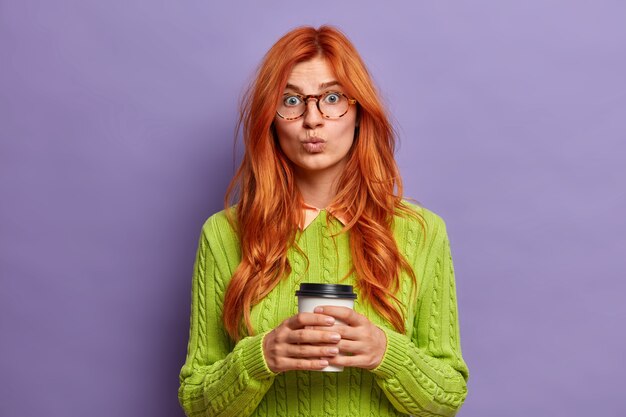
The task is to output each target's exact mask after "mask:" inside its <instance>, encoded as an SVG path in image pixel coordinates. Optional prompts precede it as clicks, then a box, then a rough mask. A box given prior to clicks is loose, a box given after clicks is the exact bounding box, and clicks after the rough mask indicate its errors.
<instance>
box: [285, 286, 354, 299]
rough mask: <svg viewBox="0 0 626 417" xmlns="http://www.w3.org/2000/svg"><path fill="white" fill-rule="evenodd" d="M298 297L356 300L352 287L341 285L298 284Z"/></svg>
mask: <svg viewBox="0 0 626 417" xmlns="http://www.w3.org/2000/svg"><path fill="white" fill-rule="evenodd" d="M296 296H298V297H322V298H356V294H355V293H354V291H352V285H342V284H300V289H299V290H298V291H296Z"/></svg>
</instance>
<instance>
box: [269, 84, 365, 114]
mask: <svg viewBox="0 0 626 417" xmlns="http://www.w3.org/2000/svg"><path fill="white" fill-rule="evenodd" d="M330 93H333V94H339V95H342V96H344V97H345V98H346V100H348V108H347V109H346V111H345V112H343V113H342V114H341V115H340V116H332V117H331V116H327V115H325V114H324V112H323V111H322V109H320V99H321V98H322V97H324V96H325V95H327V94H330ZM286 95H289V96H296V97H299V98H300V99H302V101H303V102H304V111H303V112H302V114H301V115H300V116H297V117H285V116H283V115H282V114H280V113H279V112H278V110H276V114H277V115H278V117H280V118H281V119H283V120H298V119H299V118H301V117H302V116H304V114H305V113H306V112H307V110H308V107H309V100H312V99H314V100H315V106H316V107H317V111H319V112H320V114H321V115H322V117H323V118H325V119H330V120H333V119H339V118H341V117H343V116H345V115H346V113H348V111H349V110H350V106H351V105H352V104H356V102H357V101H356V99H354V98H350V97H348V96H347V95H345V94H344V93H340V92H339V91H333V90H328V91H325V92H323V93H322V94H309V95H306V96H304V95H302V94H298V93H289V94H283V97H285V96H286Z"/></svg>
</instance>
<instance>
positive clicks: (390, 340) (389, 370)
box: [371, 326, 409, 379]
mask: <svg viewBox="0 0 626 417" xmlns="http://www.w3.org/2000/svg"><path fill="white" fill-rule="evenodd" d="M380 329H381V330H382V331H383V332H385V336H387V349H386V350H385V354H384V355H383V359H382V360H381V361H380V363H379V364H378V366H377V367H376V368H374V369H372V370H371V372H372V373H373V374H374V375H376V376H377V377H379V378H384V379H387V378H393V377H396V376H397V375H398V374H399V373H401V372H403V371H405V370H406V368H407V360H408V359H409V358H408V356H407V355H406V342H407V337H406V336H405V335H403V334H400V333H397V332H395V331H393V330H391V329H388V328H387V327H385V326H380Z"/></svg>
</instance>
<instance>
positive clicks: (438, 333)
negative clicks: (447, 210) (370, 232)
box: [178, 203, 469, 417]
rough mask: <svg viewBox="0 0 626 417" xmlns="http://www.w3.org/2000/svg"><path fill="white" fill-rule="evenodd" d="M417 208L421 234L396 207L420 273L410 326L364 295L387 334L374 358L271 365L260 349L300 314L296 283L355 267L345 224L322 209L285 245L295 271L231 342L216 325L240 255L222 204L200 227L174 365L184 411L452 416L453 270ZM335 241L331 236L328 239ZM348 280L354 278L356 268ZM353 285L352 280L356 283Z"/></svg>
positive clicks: (404, 279)
mask: <svg viewBox="0 0 626 417" xmlns="http://www.w3.org/2000/svg"><path fill="white" fill-rule="evenodd" d="M407 204H409V205H410V206H411V207H413V208H415V209H417V210H419V211H420V212H421V214H422V215H423V217H424V219H425V221H426V226H427V227H426V236H425V238H424V236H423V235H424V234H423V232H422V228H421V226H420V225H419V223H417V221H415V220H414V219H404V218H401V217H398V216H396V217H395V219H394V223H393V231H394V236H395V239H396V241H397V243H398V248H399V250H400V251H401V253H402V254H403V255H404V256H405V257H406V258H407V259H408V260H409V262H410V263H411V265H412V266H413V268H414V272H415V273H416V275H417V280H418V287H419V296H418V300H417V302H416V303H413V304H410V303H409V304H410V306H409V311H408V314H407V315H406V317H407V319H406V320H407V321H406V329H407V331H406V334H400V333H398V332H396V331H395V330H394V329H393V328H392V327H391V326H390V325H389V323H387V322H386V321H385V320H384V319H383V318H382V317H381V316H380V315H379V314H378V313H377V312H376V311H375V310H374V309H373V308H372V307H371V306H370V305H369V304H368V303H365V302H364V301H363V300H360V299H357V302H356V303H355V310H356V311H357V312H359V313H361V314H364V315H365V316H367V317H368V318H369V319H370V320H371V321H372V322H373V323H374V324H376V325H377V326H379V327H380V328H381V329H382V330H383V331H384V332H385V334H386V336H387V350H386V352H385V355H384V357H383V359H382V361H381V363H380V365H379V366H378V367H377V368H375V369H373V370H371V371H368V370H365V369H361V368H345V370H344V371H343V372H339V373H335V372H314V371H287V372H283V373H279V374H276V373H274V372H272V371H271V370H270V369H269V368H268V366H267V363H266V362H265V359H264V356H263V348H262V341H263V337H264V336H265V334H266V333H267V332H269V331H271V330H272V329H273V328H275V327H276V326H278V325H279V324H280V323H281V322H282V321H283V320H284V319H286V318H288V317H290V316H292V315H294V314H296V313H297V310H298V306H297V299H296V297H295V295H294V294H295V291H296V289H297V288H298V287H299V285H300V283H301V282H324V283H339V282H338V280H339V278H341V277H343V276H344V275H346V274H347V273H348V271H349V270H350V268H351V265H352V262H351V256H350V249H349V233H350V232H347V233H343V234H341V235H339V236H336V237H335V238H334V239H333V237H331V236H330V235H331V234H333V233H337V232H338V231H339V230H340V229H341V227H342V224H341V223H340V222H339V221H338V220H337V219H336V218H334V217H333V216H330V215H328V212H327V211H326V210H322V211H321V213H320V214H319V215H318V216H317V217H316V218H315V220H313V222H312V223H311V224H310V225H309V226H308V227H307V228H306V229H304V230H303V231H301V232H299V235H298V236H297V242H298V245H299V246H300V248H302V250H303V251H304V252H305V253H306V254H307V256H308V257H309V260H310V266H309V268H308V270H307V268H306V266H307V264H306V260H305V259H304V257H303V256H302V255H300V254H299V253H298V252H297V251H296V250H295V249H293V248H291V249H290V250H289V252H288V258H289V262H290V264H291V266H292V272H291V274H290V275H289V276H288V277H287V278H286V279H284V280H282V281H281V282H280V283H279V284H278V285H277V286H276V287H275V288H274V289H273V290H272V291H271V292H270V294H269V295H268V296H267V297H266V298H264V299H263V300H262V301H261V302H260V303H259V304H257V305H256V306H254V307H253V309H252V313H251V318H252V324H253V326H254V329H255V334H254V335H253V336H249V337H246V338H244V339H242V340H241V341H239V342H238V343H237V344H234V343H233V342H232V341H231V340H230V339H229V337H228V335H227V333H226V332H225V330H224V327H223V325H222V320H221V315H222V305H223V300H224V292H225V289H226V288H227V286H228V282H229V279H230V277H231V276H232V274H233V272H234V271H235V268H236V267H237V265H238V264H239V262H240V259H241V249H240V246H239V242H238V239H237V236H236V234H235V233H234V231H233V230H232V228H231V227H230V225H229V223H228V221H227V220H226V216H225V213H224V211H221V212H219V213H216V214H214V215H213V216H211V217H210V218H209V219H208V220H207V221H206V223H205V224H204V226H203V227H202V233H201V236H200V241H199V247H198V252H197V256H196V261H195V265H194V273H193V283H192V301H191V329H190V337H189V346H188V351H187V358H186V361H185V364H184V366H183V367H182V370H181V372H180V389H179V391H178V397H179V400H180V403H181V405H182V407H183V409H184V410H185V413H186V414H187V415H188V416H239V417H245V416H259V417H261V416H263V417H270V416H271V417H291V416H306V417H322V416H346V417H348V416H350V417H354V416H404V415H407V414H412V415H414V416H453V415H455V414H456V412H457V411H458V409H459V408H460V407H461V404H462V403H463V401H464V399H465V396H466V395H467V387H466V381H467V379H468V377H469V373H468V369H467V366H466V364H465V362H464V360H463V358H462V356H461V345H460V340H459V320H458V316H457V302H456V290H455V282H454V270H453V266H452V260H451V256H450V245H449V242H448V236H447V234H446V228H445V224H444V222H443V220H442V219H441V218H440V217H439V216H437V215H436V214H434V213H432V212H430V211H428V210H426V209H424V208H419V207H418V206H415V205H413V204H410V203H407ZM333 240H334V241H335V242H333ZM341 283H344V284H351V285H355V280H354V274H352V276H351V277H349V278H348V279H347V280H345V281H342V282H341ZM401 283H402V290H401V291H400V293H399V294H398V297H399V298H400V299H401V300H402V301H403V302H405V303H407V300H408V297H409V295H410V292H411V287H412V286H413V283H412V280H411V279H410V277H408V276H407V275H406V274H405V273H404V272H403V273H402V275H401ZM356 291H357V293H358V288H357V289H356Z"/></svg>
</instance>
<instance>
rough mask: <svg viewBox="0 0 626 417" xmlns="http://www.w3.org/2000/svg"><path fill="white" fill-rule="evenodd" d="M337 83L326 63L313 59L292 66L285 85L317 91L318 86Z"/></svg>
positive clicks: (320, 59)
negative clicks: (332, 82) (331, 82)
mask: <svg viewBox="0 0 626 417" xmlns="http://www.w3.org/2000/svg"><path fill="white" fill-rule="evenodd" d="M330 81H337V79H336V77H335V73H334V71H333V69H332V68H331V66H330V64H329V63H328V61H327V60H326V59H324V58H322V57H315V58H313V59H310V60H308V61H303V62H299V63H297V64H296V65H294V67H293V69H292V70H291V73H290V74H289V77H288V78H287V83H288V84H292V85H295V86H297V87H300V88H302V89H306V90H312V91H317V90H318V89H319V86H320V84H324V83H328V82H330Z"/></svg>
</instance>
